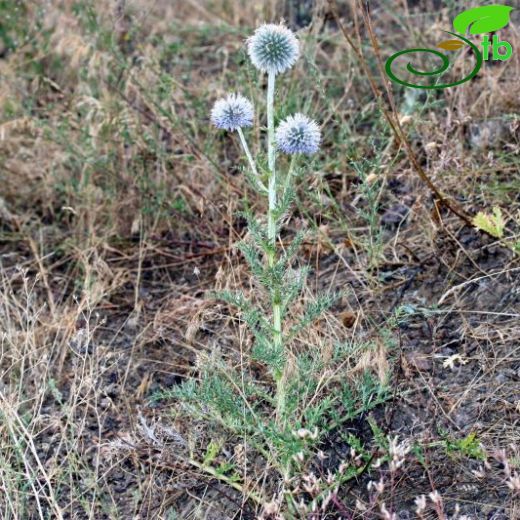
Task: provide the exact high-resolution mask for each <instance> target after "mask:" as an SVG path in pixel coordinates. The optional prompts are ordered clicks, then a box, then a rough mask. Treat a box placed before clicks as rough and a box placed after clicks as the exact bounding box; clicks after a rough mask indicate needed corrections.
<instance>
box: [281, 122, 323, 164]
mask: <svg viewBox="0 0 520 520" xmlns="http://www.w3.org/2000/svg"><path fill="white" fill-rule="evenodd" d="M320 140H321V132H320V128H319V126H318V124H317V123H316V122H315V121H313V120H312V119H309V118H308V117H307V116H305V115H303V114H295V115H294V116H289V117H288V118H287V119H285V120H284V121H282V122H281V123H280V125H279V126H278V128H277V129H276V146H277V147H278V149H279V150H281V151H282V152H284V153H287V154H306V155H312V154H315V153H316V152H317V151H318V150H319V148H320Z"/></svg>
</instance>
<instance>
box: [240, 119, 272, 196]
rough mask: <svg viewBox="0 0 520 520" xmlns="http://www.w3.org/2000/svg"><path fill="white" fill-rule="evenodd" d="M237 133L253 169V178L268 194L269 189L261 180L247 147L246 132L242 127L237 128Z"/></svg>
mask: <svg viewBox="0 0 520 520" xmlns="http://www.w3.org/2000/svg"><path fill="white" fill-rule="evenodd" d="M237 132H238V136H239V137H240V143H241V144H242V148H243V149H244V152H245V154H246V157H247V160H248V161H249V167H250V168H251V171H252V172H253V177H254V179H255V182H256V184H257V186H258V187H259V188H260V190H261V191H265V192H267V188H266V187H265V184H264V183H263V182H262V181H261V180H260V175H259V174H258V170H257V168H256V164H255V161H254V159H253V156H252V155H251V151H250V150H249V146H248V145H247V141H246V138H245V136H244V132H242V128H240V127H239V128H237Z"/></svg>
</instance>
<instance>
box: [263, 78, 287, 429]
mask: <svg viewBox="0 0 520 520" xmlns="http://www.w3.org/2000/svg"><path fill="white" fill-rule="evenodd" d="M275 78H276V75H275V74H274V73H272V72H269V74H268V77H267V162H268V167H269V188H268V192H269V194H268V196H269V210H268V211H269V213H268V215H267V236H268V238H269V241H270V242H271V248H272V249H271V251H270V252H269V254H268V257H267V262H268V265H269V267H274V264H275V260H276V219H275V210H276V198H277V185H276V168H275V167H276V165H275V162H276V150H275V138H274V85H275ZM281 299H282V297H281V293H280V287H275V288H274V289H273V291H272V307H273V347H274V349H275V350H277V351H280V350H281V349H282V348H283V343H282V306H281ZM275 378H276V417H277V419H278V420H280V419H281V417H282V416H283V413H284V409H285V364H284V366H283V367H282V369H281V370H280V371H279V373H277V374H275Z"/></svg>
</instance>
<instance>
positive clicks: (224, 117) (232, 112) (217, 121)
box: [210, 94, 267, 191]
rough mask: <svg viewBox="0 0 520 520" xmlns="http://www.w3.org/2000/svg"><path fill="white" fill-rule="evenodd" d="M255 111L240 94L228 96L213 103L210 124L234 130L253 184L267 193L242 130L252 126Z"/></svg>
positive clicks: (251, 104)
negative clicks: (249, 169) (238, 138)
mask: <svg viewBox="0 0 520 520" xmlns="http://www.w3.org/2000/svg"><path fill="white" fill-rule="evenodd" d="M254 115H255V110H254V108H253V103H251V101H249V99H247V98H246V97H244V96H242V95H241V94H228V95H227V97H225V98H221V99H219V100H217V101H216V102H215V104H214V105H213V108H212V110H211V116H210V119H211V122H212V123H213V124H214V125H215V126H216V127H217V128H220V129H222V130H229V131H234V130H236V131H237V133H238V136H239V137H240V143H241V144H242V148H243V149H244V152H245V154H246V157H247V160H248V162H249V166H250V167H251V171H252V172H253V176H254V179H255V180H254V182H255V184H256V185H257V187H258V188H260V189H261V190H262V191H267V189H266V187H265V186H264V185H263V184H262V182H261V181H260V179H259V175H258V170H257V168H256V164H255V161H254V160H253V156H252V155H251V151H250V150H249V146H248V145H247V141H246V138H245V136H244V133H243V131H242V128H244V127H248V126H252V125H253V119H254Z"/></svg>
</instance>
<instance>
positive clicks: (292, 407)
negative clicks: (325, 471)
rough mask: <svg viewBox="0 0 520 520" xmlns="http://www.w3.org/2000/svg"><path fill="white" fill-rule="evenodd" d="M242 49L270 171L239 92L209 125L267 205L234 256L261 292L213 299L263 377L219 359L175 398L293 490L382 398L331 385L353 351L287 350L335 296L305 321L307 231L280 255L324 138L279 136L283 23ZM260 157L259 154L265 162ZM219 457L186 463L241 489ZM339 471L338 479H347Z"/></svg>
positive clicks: (287, 61) (302, 119) (290, 43)
mask: <svg viewBox="0 0 520 520" xmlns="http://www.w3.org/2000/svg"><path fill="white" fill-rule="evenodd" d="M247 47H248V52H249V56H250V58H251V61H252V63H253V65H255V66H256V67H257V68H258V69H259V70H260V71H261V72H265V73H267V103H266V115H267V143H266V144H267V146H266V149H267V150H266V151H267V154H266V155H267V161H266V162H267V165H265V163H264V161H263V160H261V162H260V163H259V165H257V163H256V156H253V154H252V153H251V152H250V149H249V146H248V144H247V140H246V135H244V131H245V130H246V129H247V128H249V127H251V126H253V124H254V123H255V121H257V120H259V119H261V117H258V115H255V113H256V112H257V110H255V109H254V107H253V104H252V103H251V102H250V101H249V100H248V99H246V98H245V97H243V96H242V95H241V94H238V93H236V94H229V95H227V96H226V97H224V98H222V99H219V100H218V101H217V102H216V103H215V104H214V106H213V109H212V110H211V115H210V120H211V122H212V124H213V125H214V126H216V127H217V128H218V129H221V130H224V131H227V132H232V133H235V132H236V133H237V134H238V136H239V138H240V143H241V145H242V147H243V149H244V152H245V156H246V157H247V161H248V163H249V167H250V168H248V169H247V170H245V173H246V175H247V179H248V180H250V181H252V182H251V185H252V188H253V189H255V190H256V191H257V193H258V194H259V195H260V196H261V197H266V199H267V200H266V206H267V208H266V214H265V215H260V216H256V215H254V214H253V213H252V212H251V211H250V210H249V211H244V212H243V213H242V214H241V215H242V216H244V217H245V218H246V220H247V224H248V231H249V232H248V234H247V239H245V240H244V241H243V242H241V243H240V244H239V249H240V251H241V252H242V254H243V256H244V258H245V259H246V261H247V262H248V264H249V266H250V269H251V272H252V274H253V276H254V278H255V287H258V288H259V290H255V291H254V293H253V294H252V296H251V297H250V298H248V297H246V296H245V295H244V294H242V293H231V292H219V293H218V298H219V299H221V300H223V301H225V302H227V303H229V304H231V305H232V306H234V307H236V308H238V309H239V310H240V313H241V319H242V320H243V321H244V322H245V323H246V324H247V326H248V328H249V331H250V333H251V335H252V337H253V338H254V342H253V347H252V351H251V355H252V357H253V359H254V360H255V365H260V366H262V367H264V368H265V370H257V368H256V366H255V368H254V369H253V367H251V368H252V370H249V369H247V368H243V367H244V366H245V364H243V363H240V364H236V365H235V364H234V363H233V366H232V364H228V363H227V361H226V360H225V359H222V360H220V359H219V358H218V357H215V358H214V359H212V362H211V363H209V362H208V363H199V364H198V365H197V370H198V371H199V377H198V379H197V381H194V380H191V379H189V380H186V381H185V382H184V383H183V384H182V385H178V386H177V387H176V389H175V391H174V395H175V396H176V397H178V398H179V399H180V400H181V403H182V404H183V405H184V406H183V408H184V410H185V411H186V412H187V413H188V414H189V415H191V416H194V417H196V418H197V419H198V420H202V421H209V422H211V423H212V424H217V425H219V426H222V427H224V428H226V429H227V430H229V431H231V432H233V433H234V434H236V435H244V436H247V443H248V446H251V447H253V449H254V452H255V453H256V454H260V455H261V456H262V457H264V458H265V460H266V461H268V464H269V467H276V468H277V469H278V471H279V472H280V476H282V477H283V482H284V484H283V485H284V486H285V485H289V483H291V482H298V481H297V480H294V481H293V479H292V475H294V474H297V473H298V472H299V471H300V470H301V468H303V467H304V466H302V465H301V462H302V461H303V460H304V458H305V456H306V455H305V454H310V453H312V452H313V450H314V448H315V447H317V445H318V442H319V441H320V438H321V437H320V436H321V435H322V434H325V433H326V432H327V431H330V430H331V429H334V428H336V427H338V426H339V425H340V424H341V423H342V421H343V420H347V418H349V417H355V416H356V415H357V414H359V410H362V411H365V410H367V409H370V408H371V407H373V406H375V405H376V404H377V403H378V402H381V401H380V399H381V398H380V396H379V393H377V395H376V390H375V389H376V388H377V392H379V391H380V390H379V387H377V386H376V385H374V384H373V383H372V382H371V380H369V379H367V382H366V384H365V386H363V388H362V391H360V392H359V395H360V398H359V399H357V397H353V394H352V392H351V389H350V383H349V382H348V381H346V382H345V383H344V386H343V383H342V382H341V381H340V379H341V378H336V377H331V375H330V374H331V373H332V372H331V370H332V369H333V368H332V367H335V368H334V369H337V370H342V367H344V366H345V364H346V363H347V361H348V357H349V356H350V355H351V354H350V353H351V352H352V349H350V347H349V348H348V349H347V348H344V346H340V347H339V348H336V346H334V347H333V350H334V355H332V356H330V357H328V359H329V361H324V358H323V356H322V353H321V352H320V349H318V348H314V345H312V346H310V348H309V349H306V348H302V349H301V351H300V350H298V349H291V348H290V347H291V346H292V345H291V343H292V341H293V339H294V338H296V337H298V336H300V335H301V333H302V331H303V330H305V329H306V328H307V327H309V326H311V325H312V324H313V323H315V322H316V320H317V318H319V316H320V315H321V314H322V313H323V311H325V310H326V309H327V308H329V307H330V305H332V303H333V302H334V301H335V299H336V298H335V296H333V295H325V296H322V297H317V298H312V300H311V301H310V302H308V303H307V304H306V305H305V306H304V308H303V309H302V312H301V313H300V312H298V311H297V310H296V309H297V308H300V306H299V305H294V304H295V302H296V301H297V300H298V299H299V297H300V295H301V293H302V290H303V289H304V287H305V283H306V273H307V272H308V269H307V267H306V266H302V267H299V268H298V266H295V265H294V263H295V261H294V258H295V256H296V254H297V252H298V247H299V245H300V244H301V242H302V240H303V233H298V234H297V235H296V237H295V238H294V239H293V240H292V241H291V242H290V243H288V241H287V239H284V241H283V242H284V247H283V248H282V247H281V240H280V232H281V228H282V225H283V223H284V221H285V219H286V216H287V215H288V214H289V211H290V207H291V203H292V201H293V198H294V189H293V186H294V180H295V176H293V172H294V171H295V166H296V164H295V163H296V161H299V160H301V159H302V157H305V156H310V155H312V154H316V153H317V152H318V151H319V148H320V143H321V132H320V128H319V126H318V124H317V123H316V122H315V121H313V120H312V119H310V118H309V117H307V116H306V115H304V114H301V113H296V114H294V115H291V116H289V117H287V118H286V119H285V120H283V121H281V122H280V124H279V126H278V128H277V129H275V117H274V114H275V113H274V101H275V89H274V86H275V78H276V76H277V75H278V74H281V73H282V72H284V71H287V70H288V69H289V68H290V67H291V66H292V65H294V63H295V61H296V59H297V57H298V54H299V49H298V41H297V39H296V37H295V35H294V34H293V33H292V32H291V31H290V30H289V29H287V28H286V27H283V26H282V25H272V24H269V25H263V26H262V27H260V28H259V29H257V30H256V31H255V33H254V35H253V36H252V37H251V38H250V39H249V40H248V41H247ZM260 116H262V114H260ZM259 130H262V128H260V129H259ZM258 148H261V147H260V146H259V147H258ZM277 154H288V155H289V156H290V157H289V158H286V157H281V161H280V162H281V164H282V165H283V168H280V171H279V172H278V171H277V170H276V168H275V165H276V159H277ZM264 155H265V154H262V153H259V154H258V156H260V157H261V159H263V156H264ZM286 165H287V166H286ZM260 166H261V167H260ZM249 170H250V171H251V174H250V175H249ZM255 207H256V206H255ZM264 217H265V218H264ZM226 359H227V357H226ZM246 360H247V357H245V358H244V361H246ZM257 373H261V378H259V379H257V377H256V375H255V374H257ZM329 383H330V387H333V389H334V390H335V391H336V390H338V386H339V387H340V389H339V392H337V393H336V394H335V395H334V396H333V397H331V396H330V395H326V393H325V388H326V387H328V385H329ZM374 395H375V397H373V396H374ZM367 396H368V398H367ZM342 413H343V414H344V417H345V419H343V418H342V417H341V414H342ZM304 426H305V428H304ZM295 432H296V434H295ZM302 432H303V433H302ZM306 432H313V433H312V434H307V433H306ZM314 432H315V433H314ZM216 449H217V450H218V448H217V447H216V445H213V444H210V446H208V450H207V453H206V455H205V456H204V460H203V462H202V463H199V462H196V461H194V460H193V459H190V460H192V464H194V465H195V466H196V467H197V468H199V469H203V470H205V471H207V472H208V473H209V474H210V475H211V476H212V477H214V478H219V479H221V480H223V481H224V482H227V483H228V484H229V483H232V485H233V487H234V488H235V489H241V487H240V485H239V484H238V482H237V479H235V475H237V474H236V473H232V471H236V470H232V465H230V466H229V467H227V466H226V467H225V468H226V469H224V470H222V469H221V468H222V467H223V466H222V465H221V466H220V468H218V469H217V468H214V467H213V461H214V459H215V457H216V451H215V450H216ZM249 449H250V448H248V450H249ZM358 471H359V468H358V467H357V466H352V472H353V473H352V475H357V472H358ZM340 473H341V478H342V479H343V478H344V475H343V473H344V472H343V471H342V470H341V471H340ZM349 478H350V477H349ZM291 485H292V484H291ZM247 496H248V498H253V499H254V500H256V501H257V502H258V503H259V504H261V505H263V504H265V503H266V501H265V500H264V499H263V498H262V497H260V496H259V495H255V494H254V493H253V492H252V491H251V490H247ZM255 496H257V498H255ZM283 496H284V497H285V498H284V500H287V502H288V503H290V504H291V505H290V509H291V511H292V513H294V512H295V511H296V505H295V500H296V495H295V494H294V495H293V494H292V492H288V493H285V492H283ZM292 517H293V516H291V518H292Z"/></svg>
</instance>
